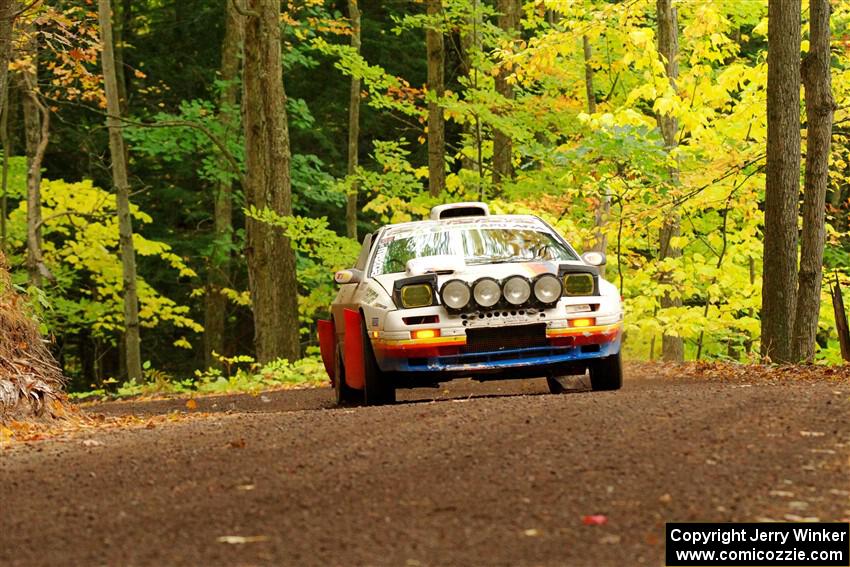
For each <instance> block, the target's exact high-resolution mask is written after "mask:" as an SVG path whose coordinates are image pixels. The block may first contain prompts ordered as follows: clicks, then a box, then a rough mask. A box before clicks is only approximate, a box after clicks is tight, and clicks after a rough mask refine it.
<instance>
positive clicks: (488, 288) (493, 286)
mask: <svg viewBox="0 0 850 567" xmlns="http://www.w3.org/2000/svg"><path fill="white" fill-rule="evenodd" d="M501 291H502V290H501V289H499V284H498V282H496V280H494V279H492V278H482V279H480V280H478V281H477V282H475V285H474V286H472V297H474V298H475V303H477V304H478V305H480V306H481V307H493V306H494V305H496V304H497V303H499V299H501V297H502V293H501Z"/></svg>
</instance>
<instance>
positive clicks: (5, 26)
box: [0, 0, 17, 112]
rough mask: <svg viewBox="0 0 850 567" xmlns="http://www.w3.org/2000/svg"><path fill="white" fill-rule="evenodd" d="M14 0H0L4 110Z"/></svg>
mask: <svg viewBox="0 0 850 567" xmlns="http://www.w3.org/2000/svg"><path fill="white" fill-rule="evenodd" d="M16 4H17V2H16V0H0V109H2V111H3V112H6V108H7V105H6V101H7V100H8V98H9V61H11V59H12V28H13V27H14V23H15V21H14V19H15V17H14V16H15V6H16Z"/></svg>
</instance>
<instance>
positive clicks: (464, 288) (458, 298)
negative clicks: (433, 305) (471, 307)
mask: <svg viewBox="0 0 850 567" xmlns="http://www.w3.org/2000/svg"><path fill="white" fill-rule="evenodd" d="M440 297H441V298H442V299H443V305H445V306H446V307H448V308H449V309H463V308H464V307H466V306H467V305H468V304H469V298H470V297H472V292H471V291H470V290H469V285H468V284H467V283H466V282H463V281H460V280H451V281H449V282H446V283H445V284H444V285H443V289H442V290H440Z"/></svg>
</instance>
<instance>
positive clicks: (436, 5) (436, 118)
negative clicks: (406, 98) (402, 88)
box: [425, 0, 446, 196]
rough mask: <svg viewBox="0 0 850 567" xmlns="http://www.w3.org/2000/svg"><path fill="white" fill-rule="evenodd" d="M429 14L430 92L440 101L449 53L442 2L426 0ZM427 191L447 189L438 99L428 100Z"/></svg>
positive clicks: (444, 140)
mask: <svg viewBox="0 0 850 567" xmlns="http://www.w3.org/2000/svg"><path fill="white" fill-rule="evenodd" d="M426 11H427V14H428V16H429V17H430V21H429V24H428V29H427V30H426V31H425V43H426V46H427V49H428V93H429V95H431V96H436V97H437V98H441V97H442V96H443V95H444V94H445V67H446V65H445V63H446V52H445V47H444V44H443V31H442V29H441V25H442V24H441V22H439V21H437V20H438V19H439V18H440V17H441V16H442V14H443V4H442V1H441V0H427V5H426ZM428 188H429V190H430V192H431V195H433V196H437V195H439V194H440V193H441V192H442V191H443V190H444V189H445V188H446V122H445V119H444V118H443V109H442V108H441V107H440V105H439V104H438V103H437V101H436V100H429V101H428Z"/></svg>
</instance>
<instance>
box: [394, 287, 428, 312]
mask: <svg viewBox="0 0 850 567" xmlns="http://www.w3.org/2000/svg"><path fill="white" fill-rule="evenodd" d="M432 301H433V295H432V291H431V286H430V285H428V284H414V285H406V286H404V287H403V288H401V305H402V307H404V308H405V309H412V308H414V307H427V306H428V305H431V303H432Z"/></svg>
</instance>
